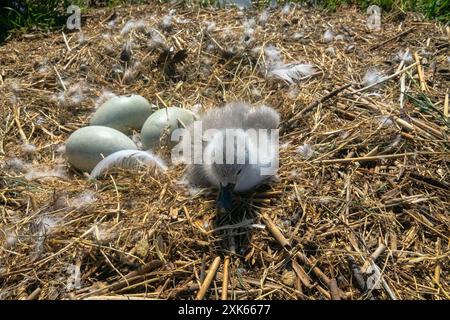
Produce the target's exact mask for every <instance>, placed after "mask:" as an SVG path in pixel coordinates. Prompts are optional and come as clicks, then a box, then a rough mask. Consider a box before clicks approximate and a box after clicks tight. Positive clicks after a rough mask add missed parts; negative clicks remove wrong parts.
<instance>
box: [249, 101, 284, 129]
mask: <svg viewBox="0 0 450 320" xmlns="http://www.w3.org/2000/svg"><path fill="white" fill-rule="evenodd" d="M279 124H280V115H279V114H278V112H277V111H275V110H274V109H273V108H270V107H267V106H261V107H255V108H251V109H250V110H249V111H248V112H247V113H246V114H245V117H244V121H243V128H244V129H245V130H246V129H276V128H278V126H279Z"/></svg>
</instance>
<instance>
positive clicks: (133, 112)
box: [90, 94, 156, 134]
mask: <svg viewBox="0 0 450 320" xmlns="http://www.w3.org/2000/svg"><path fill="white" fill-rule="evenodd" d="M154 110H156V107H155V106H153V105H151V104H150V103H149V102H148V101H147V99H145V98H144V97H142V96H140V95H136V94H132V95H129V96H118V97H114V98H111V99H109V100H108V101H106V102H105V103H104V104H102V105H101V106H100V107H99V108H98V109H97V111H96V112H95V113H94V115H93V116H92V118H91V121H90V125H91V126H106V127H111V128H114V129H116V130H119V131H121V132H123V133H125V134H130V133H131V132H132V130H140V129H141V128H142V125H143V124H144V122H145V120H147V118H148V117H149V116H150V115H151V114H152V112H153V111H154Z"/></svg>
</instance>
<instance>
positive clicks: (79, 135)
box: [66, 126, 137, 172]
mask: <svg viewBox="0 0 450 320" xmlns="http://www.w3.org/2000/svg"><path fill="white" fill-rule="evenodd" d="M125 149H133V150H137V146H136V144H135V143H134V142H133V141H132V140H131V139H130V138H128V137H127V136H126V135H125V134H123V133H122V132H120V131H118V130H116V129H113V128H109V127H104V126H89V127H84V128H81V129H78V130H76V131H75V132H74V133H72V134H71V135H70V137H69V139H68V140H67V143H66V156H67V160H68V161H69V163H70V164H71V165H72V166H73V167H75V168H76V169H78V170H81V171H85V172H90V171H91V170H92V169H93V168H94V167H95V166H96V164H97V163H99V162H100V161H101V160H102V159H103V158H104V157H107V156H108V155H110V154H111V153H114V152H116V151H119V150H125Z"/></svg>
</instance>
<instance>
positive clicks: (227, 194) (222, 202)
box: [217, 183, 234, 213]
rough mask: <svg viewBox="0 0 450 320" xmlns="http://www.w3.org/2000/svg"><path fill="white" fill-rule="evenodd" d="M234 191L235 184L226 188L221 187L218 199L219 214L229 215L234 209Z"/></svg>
mask: <svg viewBox="0 0 450 320" xmlns="http://www.w3.org/2000/svg"><path fill="white" fill-rule="evenodd" d="M233 189H234V184H231V183H229V184H227V185H226V186H225V187H222V186H221V187H220V190H219V195H218V197H217V210H218V211H219V213H228V212H230V211H231V209H232V208H233Z"/></svg>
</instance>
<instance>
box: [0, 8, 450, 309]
mask: <svg viewBox="0 0 450 320" xmlns="http://www.w3.org/2000/svg"><path fill="white" fill-rule="evenodd" d="M111 13H112V12H111V11H109V10H94V11H89V13H88V15H87V16H86V25H85V26H83V35H84V36H83V41H78V40H79V34H78V33H68V34H66V35H65V36H66V38H67V43H65V40H64V37H63V35H62V34H61V33H58V32H56V33H50V34H44V33H34V34H31V35H23V36H21V37H18V38H15V39H13V40H11V41H9V42H8V43H7V44H5V45H4V46H2V47H1V48H0V61H1V62H0V64H1V72H0V85H1V86H0V90H1V95H0V108H1V112H2V115H1V128H0V130H1V135H0V139H1V140H0V154H1V156H0V158H1V162H2V165H1V178H0V203H1V204H2V207H1V208H0V210H1V211H0V298H1V299H37V298H39V299H85V298H86V299H97V298H102V299H113V300H115V299H123V298H130V299H175V298H183V299H192V298H194V297H196V296H197V297H200V298H201V297H203V295H204V296H205V298H208V299H219V297H221V296H222V297H227V298H228V299H231V298H235V299H330V298H335V299H337V298H344V299H370V298H379V299H389V298H391V299H393V298H398V299H449V298H450V286H449V282H448V279H449V278H450V271H449V270H450V268H449V261H450V259H449V254H450V242H449V235H450V219H449V213H450V212H449V208H450V205H449V199H450V198H449V189H450V187H449V185H450V176H449V174H450V172H449V161H450V153H449V138H448V118H447V119H446V118H444V117H443V116H442V112H443V110H444V100H445V94H446V93H447V94H448V88H449V81H448V79H449V78H448V77H449V65H448V62H447V55H448V54H449V53H448V50H449V47H448V37H449V30H448V28H447V29H445V27H444V26H442V25H439V24H437V23H433V22H423V21H421V20H420V19H419V18H418V17H417V16H414V15H409V14H408V15H407V16H406V18H405V20H404V21H398V20H396V19H397V18H396V17H395V16H387V17H384V19H383V29H382V31H381V32H380V33H369V32H368V31H367V28H366V26H365V19H366V16H365V15H364V14H363V13H361V12H359V11H357V10H353V9H351V8H350V9H346V10H345V11H342V12H339V11H338V12H337V13H335V14H327V13H323V12H319V11H313V10H308V9H300V8H298V7H297V8H295V9H293V10H291V11H290V12H289V13H288V14H283V13H282V12H281V10H278V11H273V12H269V18H268V19H266V18H267V17H264V19H263V21H264V22H265V23H264V25H263V26H261V25H258V23H259V22H258V21H259V20H260V19H259V18H258V17H259V15H260V13H259V12H253V11H250V12H248V13H246V14H245V15H247V16H248V18H255V21H257V23H256V25H255V26H254V30H253V32H248V30H247V33H248V34H251V37H252V39H247V40H251V41H244V40H243V35H244V22H245V21H246V19H245V15H244V14H240V13H239V12H237V11H236V10H235V9H226V10H214V9H200V8H196V9H183V8H177V12H176V13H175V14H174V15H173V16H172V18H171V25H170V28H166V29H165V30H161V23H162V20H163V17H164V16H166V15H167V14H168V13H169V8H168V7H166V6H163V5H158V6H151V9H150V8H149V7H145V6H134V7H119V8H117V9H116V13H117V17H118V19H117V21H116V22H115V23H111V22H110V21H108V17H110V15H111ZM131 19H134V20H135V21H141V20H143V21H145V22H146V24H142V23H140V24H139V28H136V29H133V30H130V31H129V32H128V33H125V34H122V35H121V34H120V32H121V29H122V28H123V26H124V25H125V24H126V23H127V21H130V20H131ZM166 20H167V19H166ZM266 20H267V21H266ZM166 22H167V21H166ZM211 22H215V24H216V25H215V27H214V28H213V27H210V28H207V26H208V23H209V25H210V26H211ZM247 27H248V26H247ZM408 28H413V30H412V31H411V32H407V33H402V30H408ZM143 29H144V31H145V30H147V29H148V30H147V31H148V32H150V33H149V34H154V35H155V34H159V33H160V34H161V35H160V36H159V37H158V39H159V40H158V45H157V46H155V45H154V43H155V41H152V40H151V39H149V38H148V36H146V35H145V34H144V33H143V32H142V30H143ZM150 29H154V30H150ZM329 29H331V30H332V31H333V34H335V35H339V34H341V35H345V37H344V41H332V42H330V43H323V41H322V37H323V34H324V32H325V31H326V30H329ZM155 30H158V32H156V31H155ZM205 30H206V31H205ZM299 31H301V33H302V34H299ZM398 35H401V37H398ZM162 36H164V37H165V39H166V41H167V42H166V44H161V43H160V42H161V41H160V40H161V39H163V37H162ZM153 37H154V36H153ZM340 39H342V37H340ZM386 39H387V40H389V41H385V40H386ZM127 41H130V42H129V43H130V44H131V45H130V47H131V57H124V56H123V55H121V51H122V48H123V46H124V44H125V43H127ZM248 42H250V43H248ZM270 44H272V45H276V46H277V47H278V48H279V49H281V51H282V55H283V57H284V60H285V62H286V63H289V62H294V61H300V62H306V63H311V64H313V65H314V66H315V67H317V69H318V70H320V72H317V73H315V74H314V75H312V76H308V77H306V78H304V79H302V81H301V82H299V83H298V84H294V85H291V86H288V85H287V84H286V83H283V82H280V81H274V80H270V79H266V78H265V74H264V72H262V70H264V61H263V60H264V56H263V55H262V52H261V53H260V54H259V55H257V56H256V57H255V56H254V55H253V54H252V50H251V49H253V48H254V47H257V46H260V47H264V46H267V45H270ZM380 44H381V45H380ZM165 46H174V47H175V49H176V50H182V49H186V50H187V52H188V56H187V60H186V61H185V62H184V63H182V64H177V65H176V66H177V70H175V71H176V76H175V77H174V78H175V79H176V80H180V79H181V80H182V81H172V80H169V79H168V78H167V76H166V75H164V74H163V73H162V70H161V68H160V67H158V66H157V65H156V64H155V63H156V61H157V59H158V56H159V54H160V52H161V50H163V48H164V47H165ZM329 47H333V48H334V52H335V56H330V55H328V54H327V50H328V49H327V48H329ZM69 48H70V51H69ZM406 48H409V49H410V50H411V52H418V53H419V56H420V58H419V59H422V60H419V61H416V62H417V64H416V65H414V66H413V67H411V68H409V69H408V70H407V71H405V70H404V69H402V68H403V67H402V66H399V65H398V61H397V62H392V61H393V59H394V56H395V55H396V54H397V53H398V52H399V51H402V52H404V51H405V50H406ZM329 51H330V50H328V52H329ZM121 56H122V58H125V59H122V60H127V59H126V58H130V59H129V61H121ZM423 58H425V59H423ZM136 62H139V64H138V65H139V68H135V69H133V70H132V72H130V71H128V73H127V70H129V69H128V68H130V67H133V66H136V65H137V64H136ZM418 66H419V70H420V71H419V73H418ZM371 67H375V68H377V69H379V70H381V71H383V72H384V74H387V75H390V74H394V73H395V72H396V71H400V73H399V75H398V76H395V77H392V78H391V79H389V80H387V81H385V82H384V83H383V84H382V85H380V86H377V87H374V88H369V89H367V90H366V89H364V90H363V91H361V90H360V91H359V92H357V93H355V92H354V91H357V90H359V89H361V86H360V82H361V80H362V78H363V76H364V74H365V72H366V71H367V70H368V69H369V68H371ZM397 68H399V69H397ZM402 70H403V71H402ZM124 74H127V76H126V81H124ZM403 75H404V76H403ZM400 77H405V78H404V80H405V83H406V90H407V92H406V93H405V97H404V98H405V101H404V103H403V107H402V108H401V106H400V105H399V97H400ZM74 86H75V87H74ZM64 88H66V89H64ZM70 88H75V89H76V90H75V89H74V90H71V89H70ZM336 88H341V89H339V90H336V91H335V92H333V90H335V89H336ZM64 90H67V91H66V92H63V91H64ZM422 90H423V92H424V94H425V95H426V96H427V97H428V98H429V100H430V101H432V103H433V105H431V106H430V107H422V108H418V107H417V106H415V105H414V104H413V99H412V98H410V97H411V96H413V97H418V96H419V94H420V93H421V91H422ZM104 92H113V93H114V94H117V95H119V94H128V93H138V94H141V95H143V96H145V97H146V98H147V99H149V100H150V101H151V102H152V103H155V104H157V105H158V106H160V107H163V106H171V105H180V106H183V107H185V108H188V109H189V108H191V107H193V106H194V105H195V108H198V104H201V106H202V108H203V109H208V108H212V107H216V106H218V105H220V104H221V103H223V102H225V101H232V100H236V99H240V100H245V101H249V102H252V103H264V104H268V105H272V106H273V107H275V108H276V109H277V110H278V111H279V112H280V113H281V115H282V120H283V122H282V125H281V130H282V132H283V134H282V135H281V138H280V139H281V141H280V142H281V145H282V148H281V151H280V170H279V178H278V181H276V182H274V183H272V184H271V185H270V186H266V187H263V188H261V189H259V190H257V192H255V193H254V194H252V195H247V196H243V197H239V198H238V200H237V201H238V204H237V208H238V209H237V210H236V212H235V213H233V214H232V215H229V216H226V217H217V216H216V212H215V209H214V201H215V195H214V193H212V192H210V191H208V190H194V189H189V188H188V187H187V186H186V185H185V184H183V183H182V182H180V181H182V180H183V170H184V168H183V167H181V166H177V167H175V168H172V169H170V170H169V172H168V173H167V175H157V176H155V175H153V174H152V172H151V171H150V170H148V171H146V170H140V171H139V170H133V171H123V172H119V173H118V174H115V175H110V176H109V178H107V179H104V180H102V181H100V182H96V183H94V182H92V181H89V180H88V179H86V177H84V176H82V175H80V174H78V173H76V172H74V171H73V170H72V169H70V167H69V166H68V165H67V164H66V163H65V162H62V161H63V160H62V159H63V158H61V152H62V151H63V149H61V148H62V147H61V145H62V144H63V143H64V141H65V140H66V139H67V137H68V136H69V134H70V133H71V132H73V131H74V130H75V129H77V128H80V127H82V126H85V125H86V124H87V123H88V118H89V116H90V115H91V114H92V112H93V111H94V110H95V105H96V101H98V98H99V97H100V96H102V93H104ZM330 93H332V94H330ZM55 97H60V99H55ZM323 97H326V98H324V99H322V98H323ZM447 103H448V100H447ZM305 106H307V107H306V108H305ZM302 110H303V111H302ZM436 110H437V111H436ZM25 144H32V145H33V146H35V149H34V150H33V152H32V153H27V154H24V151H23V148H22V145H25ZM304 145H307V148H308V156H307V157H305V156H302V154H301V153H299V147H301V146H304ZM303 148H305V147H303ZM11 159H12V160H11ZM14 159H15V160H14ZM7 160H8V161H9V163H10V164H11V163H12V164H13V165H8V161H7ZM61 163H63V164H64V171H65V172H64V173H65V174H64V175H58V176H57V177H54V176H53V177H38V178H36V179H32V180H31V181H28V180H27V179H26V178H25V176H26V174H27V171H28V170H29V168H30V167H31V168H36V167H41V166H47V167H50V168H54V167H58V168H60V166H61ZM60 169H61V168H60ZM85 192H88V193H85ZM229 225H232V226H231V227H230V226H229ZM224 226H225V228H224ZM214 230H215V231H214ZM377 249H378V250H377ZM225 256H229V264H228V262H227V264H226V266H227V267H226V270H224V264H223V261H224V259H223V258H224V257H225ZM217 257H222V259H221V260H220V262H219V264H218V265H217V261H218V260H217ZM213 261H216V262H215V263H214V265H213ZM207 270H213V271H212V272H214V273H216V276H215V277H214V276H213V275H209V276H208V275H207ZM223 274H228V275H229V277H230V281H229V283H228V286H226V287H225V288H226V290H227V291H228V294H227V295H224V294H223V293H222V289H221V288H223V286H222V283H223V281H222V277H223ZM205 279H206V280H207V281H211V282H212V284H211V286H207V285H205V281H204V280H205ZM368 279H369V282H367V280H368ZM373 280H375V282H378V283H375V284H373V285H371V287H370V288H369V290H366V289H367V288H365V287H367V283H369V284H370V283H372V282H373ZM371 281H372V282H371ZM206 284H207V283H206ZM205 286H206V287H209V289H208V288H205ZM200 288H201V292H200V291H199V289H200Z"/></svg>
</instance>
